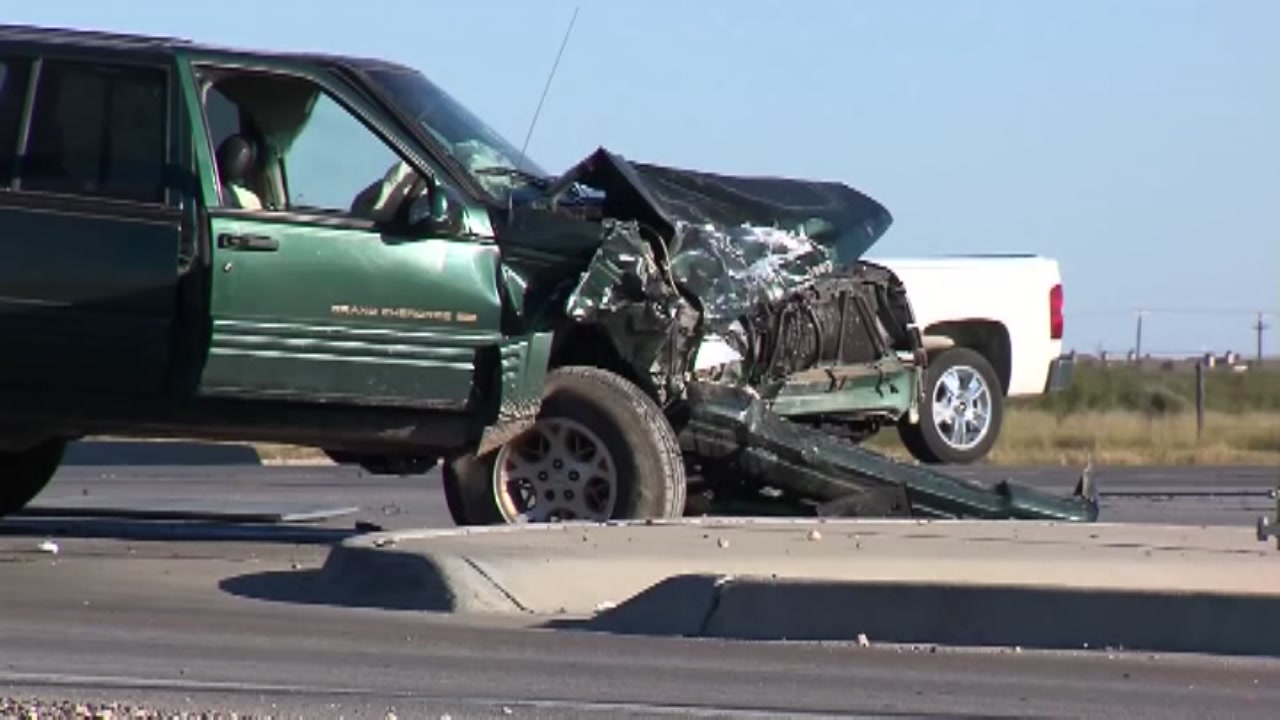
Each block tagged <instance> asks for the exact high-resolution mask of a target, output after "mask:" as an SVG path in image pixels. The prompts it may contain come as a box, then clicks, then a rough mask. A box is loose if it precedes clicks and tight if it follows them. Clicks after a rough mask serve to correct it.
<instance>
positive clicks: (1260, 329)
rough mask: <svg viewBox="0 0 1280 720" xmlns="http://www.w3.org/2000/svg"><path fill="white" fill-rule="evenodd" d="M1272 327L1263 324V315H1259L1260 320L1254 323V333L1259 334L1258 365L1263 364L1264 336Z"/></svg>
mask: <svg viewBox="0 0 1280 720" xmlns="http://www.w3.org/2000/svg"><path fill="white" fill-rule="evenodd" d="M1270 327H1271V326H1270V325H1268V324H1267V323H1265V322H1263V320H1262V313H1258V319H1257V320H1255V321H1254V322H1253V331H1254V332H1256V333H1257V334H1258V364H1259V365H1261V364H1262V334H1263V333H1264V332H1266V331H1267V330H1268V329H1270Z"/></svg>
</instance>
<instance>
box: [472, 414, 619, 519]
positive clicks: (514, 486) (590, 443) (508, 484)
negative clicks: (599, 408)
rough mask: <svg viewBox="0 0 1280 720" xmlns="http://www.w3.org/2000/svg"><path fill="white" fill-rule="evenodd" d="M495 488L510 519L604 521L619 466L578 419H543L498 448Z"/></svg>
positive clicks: (614, 493)
mask: <svg viewBox="0 0 1280 720" xmlns="http://www.w3.org/2000/svg"><path fill="white" fill-rule="evenodd" d="M493 492H494V497H495V499H496V500H497V501H498V502H497V504H498V510H499V511H500V512H501V513H502V516H503V519H504V520H505V521H506V522H508V523H518V522H561V521H568V520H588V521H595V522H603V521H605V520H609V519H610V518H611V517H612V516H613V511H614V506H615V505H616V504H617V502H618V471H617V465H616V463H615V462H614V459H613V458H612V457H611V456H610V454H609V451H608V450H607V449H606V447H605V444H604V443H603V442H602V441H601V440H600V438H599V437H598V436H597V435H596V434H595V433H594V432H592V431H591V430H590V429H589V428H587V427H586V426H585V425H583V424H582V423H579V422H576V421H574V420H569V419H566V418H546V419H543V420H539V421H538V423H537V424H536V425H535V426H534V427H533V428H532V429H530V430H529V431H528V432H526V433H525V434H523V435H521V436H520V437H518V438H515V439H514V440H512V441H511V442H509V443H507V444H506V445H504V446H503V447H502V449H501V450H499V451H498V456H497V458H496V461H495V463H494V467H493Z"/></svg>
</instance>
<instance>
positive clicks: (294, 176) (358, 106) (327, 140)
mask: <svg viewBox="0 0 1280 720" xmlns="http://www.w3.org/2000/svg"><path fill="white" fill-rule="evenodd" d="M195 77H196V82H197V83H198V86H197V88H196V94H197V96H198V97H199V98H200V101H201V103H202V106H203V111H204V113H205V116H206V118H207V131H208V134H209V142H208V146H207V147H206V148H203V150H204V151H205V152H207V153H210V157H211V158H214V159H215V160H216V158H217V157H218V156H219V155H220V153H219V149H220V148H222V147H223V146H224V143H226V142H228V138H231V137H233V136H239V137H241V138H244V139H247V140H250V141H252V142H253V143H254V144H255V145H257V146H258V152H257V156H258V162H257V163H256V166H255V173H254V174H253V177H252V178H249V179H244V180H241V181H240V182H237V183H236V187H235V188H232V187H229V185H231V184H232V181H235V180H237V179H238V178H237V177H230V175H232V173H231V172H230V170H229V169H228V168H225V167H222V166H220V165H217V164H216V162H215V166H217V167H218V171H219V177H218V178H217V182H216V183H215V187H212V188H210V193H211V199H210V205H211V209H210V212H209V215H210V237H211V239H212V245H213V250H212V252H213V279H212V296H211V306H212V342H211V347H210V352H209V357H208V361H207V364H206V366H205V370H204V374H203V377H202V381H201V388H202V392H203V393H205V394H210V395H233V396H255V397H271V398H280V399H298V400H313V401H314V400H321V401H338V402H350V403H377V404H384V405H386V404H390V405H401V406H416V407H429V408H436V409H454V410H460V409H463V408H465V407H466V406H467V405H468V402H469V400H470V399H471V388H472V385H473V382H474V380H475V373H476V370H477V362H478V359H479V357H480V351H481V349H482V348H486V347H492V346H494V345H496V344H497V343H498V342H499V340H500V332H499V322H500V300H499V296H498V290H497V277H498V274H497V269H498V251H497V247H496V245H494V244H493V243H484V242H477V241H474V240H461V239H456V238H450V237H417V236H411V235H409V234H408V233H407V232H405V231H404V229H403V226H393V225H389V224H386V223H379V222H375V221H374V220H372V219H370V218H369V216H368V215H367V214H366V213H363V212H361V211H358V210H357V209H356V206H357V205H359V203H358V202H357V198H358V197H360V196H361V195H362V194H365V195H367V194H368V191H370V189H371V188H373V189H374V191H376V186H377V184H378V182H379V181H380V180H381V179H382V178H383V177H384V174H386V173H388V171H389V170H391V169H394V168H396V167H397V166H398V165H399V164H400V163H403V162H413V163H420V162H421V161H420V160H417V159H414V158H413V157H411V155H410V154H409V153H408V152H406V148H405V147H404V146H403V145H400V144H399V143H398V142H397V141H395V140H393V139H392V138H394V137H395V134H394V133H393V132H391V131H390V130H389V129H388V125H387V124H386V123H384V122H382V121H381V120H380V118H379V117H378V116H377V115H376V114H375V113H374V112H373V111H372V110H370V109H369V108H368V107H367V106H365V105H363V104H362V103H361V101H360V99H359V98H358V97H355V96H354V94H352V93H349V92H346V91H344V88H343V86H342V85H341V84H339V83H337V82H336V81H334V80H332V79H331V78H328V77H326V76H321V75H316V74H311V73H307V72H303V71H300V70H296V69H293V70H288V71H286V70H281V69H278V68H277V69H273V70H271V71H266V70H255V71H249V70H243V69H241V70H234V71H232V70H220V69H218V68H214V67H209V66H204V67H201V68H199V69H198V71H197V73H196V74H195ZM419 166H421V165H419ZM401 167H402V166H401ZM393 227H399V228H400V229H399V230H396V229H393Z"/></svg>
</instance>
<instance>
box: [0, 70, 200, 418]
mask: <svg viewBox="0 0 1280 720" xmlns="http://www.w3.org/2000/svg"><path fill="white" fill-rule="evenodd" d="M172 78H173V73H172V64H171V62H170V61H168V60H167V59H165V58H164V57H161V56H156V57H153V58H146V57H139V56H134V55H129V56H123V55H96V54H95V55H87V54H80V55H73V54H52V53H46V52H44V51H37V50H31V51H30V52H29V53H27V54H21V53H14V54H11V55H8V56H3V57H0V147H3V154H0V171H2V172H3V174H4V176H3V179H2V180H0V184H2V185H3V190H0V343H2V344H3V348H4V351H3V352H0V386H3V387H5V388H8V389H10V390H13V389H20V390H26V391H37V392H40V393H42V394H48V393H61V394H70V393H75V394H82V393H86V392H87V393H97V394H115V395H135V394H138V393H147V392H152V391H156V390H158V389H159V388H161V387H162V383H163V381H164V380H165V378H166V373H167V370H168V368H169V357H170V340H171V335H170V332H171V325H172V322H173V315H174V308H175V288H176V285H177V281H178V274H179V249H180V245H181V242H182V239H183V231H184V226H183V223H182V219H181V215H180V212H179V206H180V201H181V193H180V192H178V191H177V190H176V189H175V188H174V187H171V186H170V183H169V180H170V179H171V178H173V177H175V175H174V174H171V173H169V172H168V170H169V169H170V167H171V163H172V162H173V158H174V157H175V147H176V143H178V142H179V140H178V139H177V138H176V137H175V135H176V134H175V133H172V132H171V127H172V125H173V123H172V117H173V105H172V99H173V94H172V93H171V92H170V88H171V87H172V82H173V79H172ZM14 148H18V151H17V152H16V153H15V152H13V149H14Z"/></svg>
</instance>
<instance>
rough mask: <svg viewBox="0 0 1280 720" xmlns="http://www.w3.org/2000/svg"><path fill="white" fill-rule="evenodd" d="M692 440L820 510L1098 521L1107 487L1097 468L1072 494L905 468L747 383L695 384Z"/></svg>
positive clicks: (695, 447) (688, 432)
mask: <svg viewBox="0 0 1280 720" xmlns="http://www.w3.org/2000/svg"><path fill="white" fill-rule="evenodd" d="M689 400H690V407H691V413H692V414H691V418H690V421H689V423H688V424H687V425H686V427H685V428H684V430H683V433H682V442H684V443H686V446H687V447H688V449H690V450H692V451H693V452H695V453H697V455H698V456H700V457H702V458H706V459H709V460H713V461H717V460H718V461H722V462H728V463H732V465H733V467H734V470H735V471H737V472H740V473H743V474H744V475H747V476H751V477H752V478H753V479H754V480H756V481H757V482H761V483H764V484H768V485H771V486H773V487H777V488H780V489H782V490H786V491H791V492H795V493H797V494H800V495H804V496H807V497H810V498H813V499H815V500H817V501H818V502H820V503H824V504H822V505H819V507H818V512H819V514H829V515H853V516H877V517H884V516H890V517H893V516H898V517H929V518H944V519H960V518H974V519H1017V520H1060V521H1069V522H1093V521H1096V520H1097V519H1098V500H1097V489H1096V487H1094V483H1093V481H1092V478H1091V476H1090V474H1089V472H1088V471H1086V472H1085V474H1084V475H1083V476H1082V477H1081V479H1080V481H1079V483H1078V484H1077V485H1076V488H1075V492H1074V493H1073V494H1072V495H1070V496H1059V495H1053V494H1050V493H1045V492H1041V491H1039V490H1035V489H1033V488H1027V487H1022V486H1018V485H1014V484H1012V483H1009V482H1007V481H1006V482H1000V483H996V484H995V485H992V486H984V485H980V484H978V483H974V482H970V481H967V480H964V479H961V478H957V477H953V476H950V475H945V474H943V473H939V472H936V471H934V470H931V469H929V468H926V467H922V466H917V465H909V464H905V463H900V462H897V461H895V460H892V459H890V458H887V457H885V456H883V455H880V454H879V453H876V452H873V451H871V450H867V449H865V448H861V447H858V446H856V445H853V444H851V443H848V442H845V441H843V440H840V439H838V438H835V437H832V436H829V435H826V434H824V433H822V432H820V431H818V430H813V429H809V428H807V427H804V426H802V425H798V424H795V423H792V422H789V421H787V420H784V419H782V418H780V417H778V416H776V415H774V414H773V413H771V412H769V411H768V410H767V409H766V408H765V407H764V404H763V403H762V402H761V401H760V400H759V399H758V397H757V396H756V395H754V393H752V392H751V391H749V390H745V389H742V388H739V387H730V386H724V385H713V384H709V383H696V384H694V385H692V386H690V396H689Z"/></svg>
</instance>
